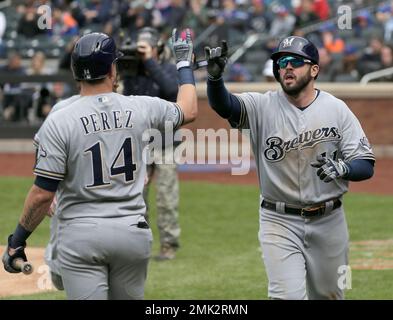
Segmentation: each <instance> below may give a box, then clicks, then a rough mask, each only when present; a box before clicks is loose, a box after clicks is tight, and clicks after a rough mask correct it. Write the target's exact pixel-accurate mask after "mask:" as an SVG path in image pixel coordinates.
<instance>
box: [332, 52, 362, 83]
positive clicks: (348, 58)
mask: <svg viewBox="0 0 393 320" xmlns="http://www.w3.org/2000/svg"><path fill="white" fill-rule="evenodd" d="M358 61H359V52H358V49H357V48H356V47H354V46H351V45H347V46H346V47H345V50H344V56H343V59H342V60H341V63H340V67H339V68H338V70H337V72H336V74H335V77H334V78H333V81H342V80H343V79H346V80H347V81H349V80H350V81H358V80H359V72H358V70H357V65H358Z"/></svg>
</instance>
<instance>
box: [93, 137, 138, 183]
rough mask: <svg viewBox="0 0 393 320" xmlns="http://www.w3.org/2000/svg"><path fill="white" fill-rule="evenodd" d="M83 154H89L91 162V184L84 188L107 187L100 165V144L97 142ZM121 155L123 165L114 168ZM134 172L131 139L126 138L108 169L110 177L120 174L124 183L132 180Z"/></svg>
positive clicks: (134, 165)
mask: <svg viewBox="0 0 393 320" xmlns="http://www.w3.org/2000/svg"><path fill="white" fill-rule="evenodd" d="M85 152H91V157H92V161H93V179H94V182H93V184H90V185H88V186H86V187H87V188H92V187H100V186H105V185H109V184H110V182H105V181H104V174H103V165H102V153H101V142H97V143H96V144H95V145H93V146H92V147H90V148H89V149H87V150H85ZM121 155H123V165H118V166H116V163H117V162H118V160H119V158H120V156H121ZM135 170H136V164H135V163H133V162H132V143H131V138H126V139H125V140H124V142H123V145H122V146H121V148H120V150H119V152H118V153H117V155H116V157H115V160H114V161H113V163H112V165H111V169H110V176H111V177H113V176H117V175H120V174H123V175H124V179H125V181H126V182H129V181H133V180H134V171H135Z"/></svg>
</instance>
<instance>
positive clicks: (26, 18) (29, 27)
mask: <svg viewBox="0 0 393 320" xmlns="http://www.w3.org/2000/svg"><path fill="white" fill-rule="evenodd" d="M23 11H24V13H23V16H22V17H21V18H20V20H19V23H18V29H17V31H18V34H19V35H22V36H25V37H26V38H34V37H36V36H38V35H40V34H44V33H45V32H46V30H41V29H40V28H39V27H38V19H39V16H38V14H37V8H35V7H34V6H32V5H31V6H27V7H25V8H24V10H23Z"/></svg>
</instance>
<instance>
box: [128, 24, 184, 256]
mask: <svg viewBox="0 0 393 320" xmlns="http://www.w3.org/2000/svg"><path fill="white" fill-rule="evenodd" d="M136 54H137V59H136V60H140V61H137V66H138V67H137V68H136V69H137V72H136V74H135V75H125V76H124V77H123V78H124V95H147V96H152V97H159V98H162V99H166V100H169V101H176V96H177V91H178V81H177V77H178V76H177V70H176V65H175V64H173V63H170V62H169V61H168V60H169V59H168V58H167V57H166V56H167V55H166V54H165V45H164V43H163V42H162V41H161V39H160V35H159V33H158V31H157V30H156V29H154V28H150V27H145V28H142V29H141V30H140V31H139V32H138V35H137V43H136ZM175 79H176V80H175ZM164 140H165V139H163V150H162V155H165V156H166V157H170V156H172V157H171V158H172V159H173V151H174V149H173V148H169V147H168V148H165V143H164ZM168 152H170V153H172V155H171V154H168ZM156 156H157V154H156V155H155V158H154V162H153V164H151V165H148V166H147V174H148V177H147V178H148V181H147V184H146V185H145V189H144V199H145V202H146V207H147V210H146V218H147V216H148V208H149V206H148V189H149V184H150V181H151V179H152V177H153V174H155V178H156V191H157V194H156V204H157V226H158V230H159V235H160V245H161V248H160V253H159V255H158V256H156V257H155V259H156V260H158V261H163V260H170V259H173V258H175V252H176V250H177V249H178V247H179V236H180V226H179V223H178V216H179V212H178V205H179V182H178V175H177V169H176V164H174V163H172V164H166V163H165V164H159V163H156V162H159V161H156ZM158 156H161V155H158Z"/></svg>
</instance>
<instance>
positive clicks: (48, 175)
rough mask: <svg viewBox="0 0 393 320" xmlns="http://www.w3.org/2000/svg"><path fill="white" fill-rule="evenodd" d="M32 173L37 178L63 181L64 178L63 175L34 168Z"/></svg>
mask: <svg viewBox="0 0 393 320" xmlns="http://www.w3.org/2000/svg"><path fill="white" fill-rule="evenodd" d="M33 173H34V174H35V175H37V176H41V177H45V178H49V179H55V180H63V179H64V177H65V174H63V173H58V172H52V171H48V170H43V169H39V168H35V169H34V171H33Z"/></svg>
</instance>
